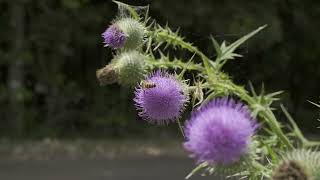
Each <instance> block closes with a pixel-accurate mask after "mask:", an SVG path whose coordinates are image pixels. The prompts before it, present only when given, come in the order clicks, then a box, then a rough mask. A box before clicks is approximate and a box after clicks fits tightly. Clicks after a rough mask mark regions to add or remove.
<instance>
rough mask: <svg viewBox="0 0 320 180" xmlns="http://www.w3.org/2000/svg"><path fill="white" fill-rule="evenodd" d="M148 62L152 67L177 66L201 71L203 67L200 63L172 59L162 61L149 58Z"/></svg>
mask: <svg viewBox="0 0 320 180" xmlns="http://www.w3.org/2000/svg"><path fill="white" fill-rule="evenodd" d="M148 64H149V65H151V66H153V67H166V68H179V69H187V70H189V71H191V70H194V71H199V72H202V71H203V70H204V68H203V67H202V66H201V65H200V64H193V63H189V64H188V63H185V62H182V61H179V60H174V61H162V60H161V59H160V60H154V59H152V60H151V59H149V60H148Z"/></svg>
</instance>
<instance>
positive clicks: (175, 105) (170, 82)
mask: <svg viewBox="0 0 320 180" xmlns="http://www.w3.org/2000/svg"><path fill="white" fill-rule="evenodd" d="M143 83H147V84H143ZM143 83H141V84H140V85H139V86H138V87H137V88H136V91H135V98H134V101H135V103H136V104H135V105H136V107H137V109H138V110H140V112H139V115H140V116H141V117H142V118H144V119H145V120H147V121H148V122H150V123H155V124H164V123H169V122H170V121H173V120H175V119H176V118H179V117H180V115H181V113H182V112H183V110H184V107H185V104H186V102H187V101H188V95H187V92H186V90H185V86H186V85H185V84H184V83H183V82H180V81H179V80H178V79H177V78H176V77H175V76H173V75H171V74H168V73H167V72H164V71H156V72H155V73H153V74H151V75H150V76H149V77H148V78H147V79H146V80H145V81H143ZM148 86H149V87H148Z"/></svg>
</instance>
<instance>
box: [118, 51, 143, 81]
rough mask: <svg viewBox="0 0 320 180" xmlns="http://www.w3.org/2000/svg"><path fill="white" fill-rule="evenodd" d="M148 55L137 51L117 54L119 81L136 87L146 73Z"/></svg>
mask: <svg viewBox="0 0 320 180" xmlns="http://www.w3.org/2000/svg"><path fill="white" fill-rule="evenodd" d="M145 59H146V57H145V56H144V55H142V54H140V53H139V52H137V51H128V52H123V53H121V54H120V55H119V56H117V57H116V58H115V59H114V60H115V66H116V68H117V70H118V83H119V84H120V85H122V86H126V87H134V86H135V85H136V84H137V83H138V82H140V80H141V79H143V78H144V76H145V74H146V70H145V68H146V66H145Z"/></svg>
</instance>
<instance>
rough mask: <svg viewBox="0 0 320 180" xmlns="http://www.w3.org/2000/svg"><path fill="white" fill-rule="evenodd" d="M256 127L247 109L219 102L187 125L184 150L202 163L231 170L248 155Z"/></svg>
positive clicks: (204, 109)
mask: <svg viewBox="0 0 320 180" xmlns="http://www.w3.org/2000/svg"><path fill="white" fill-rule="evenodd" d="M255 127H256V126H255V121H253V119H252V118H251V113H250V111H249V109H248V107H247V106H245V105H243V104H242V103H240V102H238V103H237V102H235V101H234V100H232V99H228V98H221V99H220V98H218V99H215V100H212V101H211V102H209V103H208V104H206V105H204V106H203V107H202V108H201V109H200V110H198V111H196V112H194V113H193V114H192V117H191V119H190V120H189V121H187V123H186V127H185V135H186V142H185V143H184V147H185V149H186V150H187V151H189V152H191V156H192V157H194V158H196V159H197V160H198V162H199V163H201V162H207V163H209V164H210V165H213V166H217V165H228V166H229V165H231V164H233V163H236V162H238V161H239V160H240V159H241V158H242V157H243V156H244V155H246V154H248V153H249V146H250V143H251V136H252V135H253V134H254V132H255Z"/></svg>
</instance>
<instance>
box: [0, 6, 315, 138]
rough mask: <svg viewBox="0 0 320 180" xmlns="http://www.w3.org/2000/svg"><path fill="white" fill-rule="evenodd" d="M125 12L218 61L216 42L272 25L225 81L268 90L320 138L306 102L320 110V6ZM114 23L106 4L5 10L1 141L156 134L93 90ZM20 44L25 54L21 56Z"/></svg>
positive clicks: (107, 56)
mask: <svg viewBox="0 0 320 180" xmlns="http://www.w3.org/2000/svg"><path fill="white" fill-rule="evenodd" d="M124 2H125V3H129V4H134V5H147V4H150V14H151V16H152V17H153V18H155V19H157V21H158V22H159V23H160V24H165V23H168V24H169V26H171V27H172V28H173V29H177V28H179V27H180V28H181V33H182V34H183V35H184V36H186V37H187V39H188V40H189V41H191V42H194V43H195V44H196V45H197V46H199V47H200V48H201V49H203V50H204V51H206V52H207V53H208V54H209V55H210V56H215V54H214V49H213V47H212V45H211V44H210V43H211V42H210V40H209V36H210V35H213V36H214V37H215V38H216V39H218V40H222V39H226V40H227V41H228V40H229V41H231V40H234V39H237V38H239V37H241V36H242V35H243V34H245V33H247V32H249V31H251V30H253V29H255V28H256V27H258V26H260V25H263V24H268V28H267V29H266V30H265V31H264V32H262V33H261V34H259V35H258V36H256V37H255V38H253V39H252V40H250V41H249V43H247V44H246V45H245V46H243V47H242V48H241V51H242V52H240V53H242V54H244V58H242V59H240V60H237V61H233V63H229V64H228V65H227V67H226V69H225V71H227V72H230V75H232V76H233V78H234V79H235V80H236V82H238V83H242V84H248V80H251V81H252V82H253V84H254V85H255V86H256V87H259V86H260V85H261V83H262V82H264V84H265V87H266V89H267V90H269V91H270V92H272V91H277V90H285V91H286V93H285V94H284V95H283V102H284V104H285V105H286V106H288V107H289V111H290V112H291V113H292V114H293V116H294V117H295V119H296V120H297V123H298V124H300V125H301V126H302V128H304V129H305V130H308V131H310V132H312V131H317V130H316V125H315V124H314V122H315V121H314V120H315V119H316V116H317V113H316V108H314V107H313V106H312V105H311V104H309V103H308V102H307V101H306V100H307V99H310V100H315V101H316V99H317V97H318V96H319V94H320V85H318V82H319V80H320V71H319V70H320V61H319V59H318V58H319V57H320V41H319V39H320V35H319V32H318V31H319V29H320V21H319V20H318V19H319V18H320V2H319V1H315V0H314V1H311V0H309V1H298V0H283V1H278V0H269V1H245V0H239V1H231V0H225V1H221V0H201V1H197V0H190V1H184V0H175V1H172V0H152V1H151V0H150V1H129V0H127V1H124ZM15 3H18V4H15ZM14 6H20V9H22V10H23V11H22V13H20V14H19V13H18V14H17V15H19V16H21V17H22V22H23V23H22V24H19V26H20V28H23V34H22V36H16V34H15V33H16V31H15V28H17V26H14V25H12V24H14V21H15V19H16V18H15V16H16V14H15V13H16V12H14V11H12V9H13V8H12V7H14ZM116 14H117V6H116V4H114V3H112V2H111V1H109V0H56V1H52V0H15V1H11V0H0V23H1V25H0V105H1V108H0V121H1V126H0V135H2V136H16V135H17V134H18V135H19V136H21V137H43V136H58V137H61V136H67V137H69V136H85V137H87V136H126V135H130V134H142V133H150V131H153V130H156V129H151V130H150V129H149V130H146V127H148V128H149V127H150V126H147V125H146V123H145V122H143V121H137V120H136V119H138V118H137V115H136V112H135V110H134V106H133V101H132V92H131V91H130V90H125V89H121V88H119V87H118V86H117V85H111V86H107V87H100V86H99V85H98V82H97V81H96V78H95V71H96V69H98V68H100V67H102V66H104V65H105V64H106V63H107V62H109V61H110V60H111V58H112V52H111V50H110V49H105V48H103V45H102V38H101V33H102V32H103V31H104V30H105V28H106V27H107V26H108V25H110V22H111V21H112V19H113V18H114V17H115V15H116ZM19 26H18V27H19ZM19 39H20V40H21V41H22V42H23V43H22V47H21V48H15V46H16V44H15V43H14V42H15V41H17V40H19ZM14 49H15V50H14ZM17 49H18V53H17ZM17 54H18V55H17ZM16 57H18V58H20V59H21V60H22V61H21V62H22V68H20V71H21V74H22V77H21V78H20V79H18V81H21V82H22V85H23V86H22V87H23V88H21V89H20V90H19V91H14V93H12V92H11V90H10V88H8V86H9V84H10V81H12V78H10V73H9V69H10V67H12V66H13V64H14V63H13V62H14V61H15V59H14V58H16ZM11 96H14V97H15V98H16V99H18V103H20V105H19V106H21V107H22V108H19V111H21V112H19V113H23V118H22V119H21V120H20V121H15V122H14V123H12V119H13V118H15V116H16V115H17V114H16V113H17V112H15V111H12V110H11V109H12V108H14V106H10V105H9V104H10V97H11ZM10 108H11V109H10ZM20 109H21V110H20ZM12 112H15V113H12ZM16 126H21V128H16ZM17 131H19V132H17Z"/></svg>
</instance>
